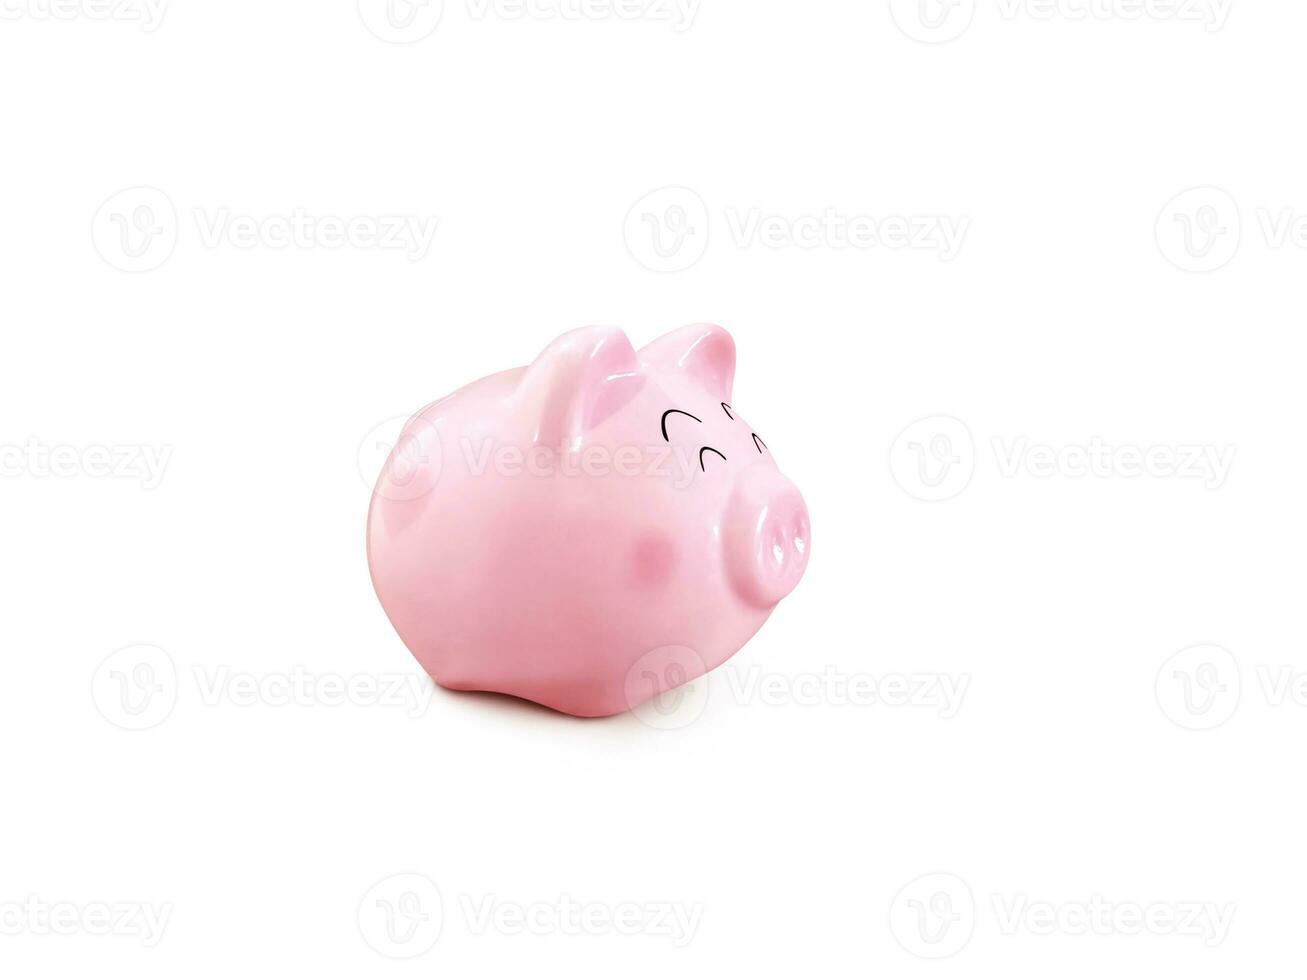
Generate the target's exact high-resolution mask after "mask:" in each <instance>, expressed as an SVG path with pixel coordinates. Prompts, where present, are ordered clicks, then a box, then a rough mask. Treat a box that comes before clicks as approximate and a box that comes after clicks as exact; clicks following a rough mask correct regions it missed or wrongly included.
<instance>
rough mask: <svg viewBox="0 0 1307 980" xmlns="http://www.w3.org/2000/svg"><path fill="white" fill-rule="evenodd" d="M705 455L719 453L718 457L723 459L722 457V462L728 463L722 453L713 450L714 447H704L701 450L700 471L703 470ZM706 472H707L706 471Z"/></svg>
mask: <svg viewBox="0 0 1307 980" xmlns="http://www.w3.org/2000/svg"><path fill="white" fill-rule="evenodd" d="M704 453H717V455H718V456H721V457H722V462H725V461H726V457H725V456H723V455H722V454H721V453H720V452H718V451H717V450H716V449H713V447H712V446H704V447H703V448H702V449H700V450H699V469H700V470H703V454H704ZM705 472H706V471H705Z"/></svg>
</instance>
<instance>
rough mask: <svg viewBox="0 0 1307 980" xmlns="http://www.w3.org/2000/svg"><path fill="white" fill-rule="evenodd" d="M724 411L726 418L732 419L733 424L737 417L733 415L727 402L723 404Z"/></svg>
mask: <svg viewBox="0 0 1307 980" xmlns="http://www.w3.org/2000/svg"><path fill="white" fill-rule="evenodd" d="M722 411H723V412H725V413H726V417H727V418H728V419H730V420H731V421H732V422H734V421H735V416H734V415H732V414H731V406H730V405H727V404H726V403H725V402H722Z"/></svg>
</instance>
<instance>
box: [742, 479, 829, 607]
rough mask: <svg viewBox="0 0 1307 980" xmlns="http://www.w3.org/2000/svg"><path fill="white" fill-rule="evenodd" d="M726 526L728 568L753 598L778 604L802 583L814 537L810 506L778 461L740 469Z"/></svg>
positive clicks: (744, 592) (756, 601)
mask: <svg viewBox="0 0 1307 980" xmlns="http://www.w3.org/2000/svg"><path fill="white" fill-rule="evenodd" d="M724 532H725V534H724V541H723V544H724V547H725V560H726V565H727V570H728V572H729V574H730V578H731V582H732V584H733V585H734V586H735V589H736V591H738V592H739V593H740V595H741V596H743V597H744V598H745V599H746V600H747V601H749V602H751V603H753V604H755V605H759V606H773V605H775V604H776V603H777V602H779V601H780V600H781V599H783V598H785V596H787V595H789V593H790V590H791V589H793V588H794V587H795V586H796V585H798V584H799V579H801V578H802V577H803V570H804V569H805V568H806V567H807V565H808V552H809V551H810V550H811V542H812V534H811V530H810V528H809V526H808V508H807V507H805V506H804V503H803V497H802V496H800V495H799V490H798V488H797V487H796V486H795V485H794V484H793V483H791V482H790V481H789V480H787V479H786V478H785V477H784V476H782V475H781V474H780V472H779V471H778V470H777V469H775V467H773V466H770V465H765V464H758V465H755V466H750V467H749V468H748V469H746V470H745V471H744V472H743V473H741V474H740V477H739V480H738V482H737V484H736V487H735V490H734V493H733V494H732V495H731V499H730V502H729V503H728V504H727V511H726V519H725V527H724Z"/></svg>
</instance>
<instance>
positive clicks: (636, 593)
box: [368, 324, 810, 716]
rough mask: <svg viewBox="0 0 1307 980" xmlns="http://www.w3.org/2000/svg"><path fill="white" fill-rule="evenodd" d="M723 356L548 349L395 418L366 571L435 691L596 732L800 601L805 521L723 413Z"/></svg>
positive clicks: (668, 339)
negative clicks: (796, 592)
mask: <svg viewBox="0 0 1307 980" xmlns="http://www.w3.org/2000/svg"><path fill="white" fill-rule="evenodd" d="M734 375H735V343H734V341H733V340H732V339H731V336H730V334H728V333H727V332H726V331H725V330H723V329H722V328H721V327H718V326H713V325H708V324H702V325H701V324H696V325H693V326H688V327H684V328H682V329H680V330H676V331H674V332H672V333H669V334H667V335H665V336H663V337H661V338H660V339H658V340H655V341H654V342H653V343H651V344H649V345H648V346H647V347H643V348H641V349H640V350H639V351H636V350H635V349H634V348H633V347H632V346H631V343H630V341H629V340H627V338H626V335H625V334H624V333H622V331H620V330H618V329H616V328H611V327H585V328H582V329H580V330H574V331H572V332H570V333H566V334H563V336H561V337H559V338H558V339H557V340H555V341H554V342H553V343H552V344H550V345H549V346H548V347H547V348H545V350H544V352H543V353H541V354H540V356H539V357H537V358H536V359H535V361H534V362H533V363H532V364H531V365H530V366H529V367H525V368H514V369H513V370H510V371H503V372H501V373H499V374H493V375H491V376H489V377H487V378H482V379H481V380H480V381H475V382H473V383H472V384H470V385H468V386H467V387H465V388H461V389H459V390H458V391H456V392H454V393H453V394H452V395H448V396H446V397H445V398H442V399H440V400H439V401H436V402H433V403H432V404H430V405H428V406H427V407H426V408H424V409H422V410H421V411H420V412H418V414H416V415H415V416H413V417H412V418H411V419H409V421H408V423H407V424H406V425H405V427H404V429H403V432H402V434H401V436H400V438H399V440H398V442H397V444H396V446H395V448H394V450H393V451H392V452H391V454H390V458H389V459H388V461H387V463H386V466H385V467H384V469H383V472H382V474H381V478H380V480H379V481H378V483H377V486H376V489H375V491H374V493H373V495H372V504H371V509H370V512H369V515H368V564H369V566H370V568H371V572H372V581H373V584H374V586H375V588H376V592H377V595H378V597H379V598H380V599H381V604H382V606H383V607H384V608H385V611H386V614H387V615H388V616H389V618H390V621H391V623H392V624H393V625H394V627H395V629H396V631H397V632H398V633H399V635H400V638H401V639H402V640H403V641H404V643H405V645H406V646H407V647H408V648H409V650H410V651H412V653H413V655H414V656H415V657H416V658H417V659H418V661H419V662H420V663H421V664H422V666H423V667H424V668H425V669H426V670H427V672H428V673H430V674H431V676H432V677H433V678H434V679H435V681H436V682H437V683H438V684H440V685H441V686H442V687H446V688H451V689H454V690H480V691H498V692H501V693H505V694H511V695H515V696H517V697H520V698H527V699H529V700H531V701H535V702H538V703H540V704H543V705H547V706H549V707H550V708H554V709H557V710H559V711H563V712H567V713H568V714H572V715H581V716H601V715H611V714H616V713H618V712H621V711H626V710H628V709H630V708H633V707H635V706H637V705H638V704H640V703H642V702H643V701H646V700H648V699H649V698H652V697H654V696H656V695H659V694H660V693H662V692H663V691H665V690H668V689H670V688H672V687H675V686H677V685H679V684H683V683H685V682H686V681H689V680H691V679H693V678H694V677H696V676H698V675H700V674H702V673H704V672H705V671H708V670H711V669H712V668H714V667H716V666H718V665H719V664H721V663H722V662H723V661H725V660H726V659H727V658H728V657H730V656H731V655H732V654H734V653H735V652H736V651H737V650H738V649H739V648H740V647H741V646H743V645H744V643H745V642H746V641H748V639H749V638H750V637H751V636H753V634H754V633H755V632H756V631H757V630H758V628H759V627H761V626H762V624H763V622H764V621H765V620H766V619H767V617H768V616H769V615H770V614H771V611H772V609H773V607H775V605H776V603H777V602H779V601H780V600H781V599H782V598H783V597H784V596H785V595H786V594H788V593H789V592H790V590H791V589H793V588H794V586H795V585H796V584H797V583H798V581H799V578H800V577H801V576H802V575H803V571H804V568H805V567H806V565H807V562H808V555H809V552H810V532H809V526H808V512H807V508H806V507H805V506H804V503H803V498H802V497H801V496H800V495H799V491H798V490H797V489H796V488H795V486H794V484H793V483H791V482H790V481H789V480H787V479H786V478H785V477H784V476H782V475H781V472H780V470H779V469H777V467H776V461H775V460H774V459H773V458H772V453H771V449H770V447H769V446H768V444H767V442H766V439H765V436H764V434H763V433H761V432H757V431H754V429H753V428H752V427H751V426H750V425H749V423H748V422H746V421H745V419H744V416H743V414H741V412H740V411H738V410H737V409H736V406H735V405H733V404H732V402H731V384H732V381H733V379H734Z"/></svg>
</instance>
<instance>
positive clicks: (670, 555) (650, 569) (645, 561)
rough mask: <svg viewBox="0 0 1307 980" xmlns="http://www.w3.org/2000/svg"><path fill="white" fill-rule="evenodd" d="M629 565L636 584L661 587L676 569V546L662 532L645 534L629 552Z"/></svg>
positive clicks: (643, 586) (669, 579)
mask: <svg viewBox="0 0 1307 980" xmlns="http://www.w3.org/2000/svg"><path fill="white" fill-rule="evenodd" d="M631 567H632V570H633V572H634V578H635V584H636V585H637V586H639V587H641V588H644V589H658V588H661V587H662V586H664V585H666V584H667V583H668V582H669V581H671V578H672V575H673V573H674V572H675V570H676V546H675V545H674V544H672V541H671V539H670V538H668V537H667V536H666V535H664V534H648V535H645V536H644V537H642V538H640V539H639V540H637V541H636V543H635V548H634V549H633V550H632V552H631Z"/></svg>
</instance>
